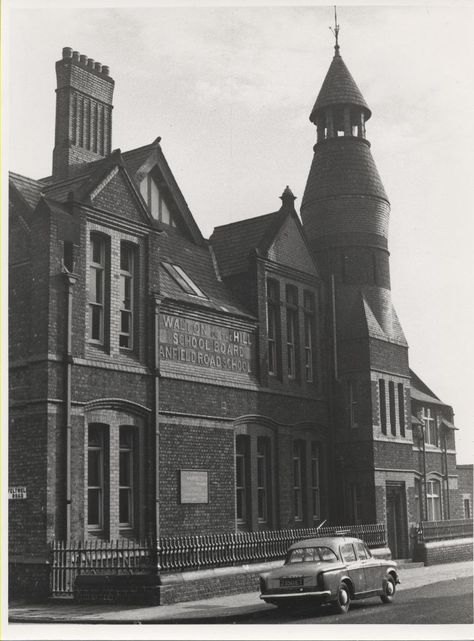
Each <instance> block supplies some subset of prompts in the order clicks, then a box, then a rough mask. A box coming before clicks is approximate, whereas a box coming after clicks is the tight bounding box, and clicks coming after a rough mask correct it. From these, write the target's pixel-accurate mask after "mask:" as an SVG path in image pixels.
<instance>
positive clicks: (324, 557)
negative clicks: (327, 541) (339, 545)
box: [319, 548, 338, 563]
mask: <svg viewBox="0 0 474 641" xmlns="http://www.w3.org/2000/svg"><path fill="white" fill-rule="evenodd" d="M319 556H320V557H321V561H325V562H326V563H334V562H335V561H337V560H338V559H337V556H336V554H335V553H334V552H333V551H332V550H330V549H329V548H319Z"/></svg>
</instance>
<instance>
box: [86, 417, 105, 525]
mask: <svg viewBox="0 0 474 641" xmlns="http://www.w3.org/2000/svg"><path fill="white" fill-rule="evenodd" d="M107 454H108V430H107V426H105V425H89V428H88V445H87V527H88V529H89V530H90V531H96V532H102V531H104V529H105V524H106V504H107V496H108V483H107V477H108V465H107V463H108V457H107Z"/></svg>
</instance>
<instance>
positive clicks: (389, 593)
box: [380, 576, 395, 603]
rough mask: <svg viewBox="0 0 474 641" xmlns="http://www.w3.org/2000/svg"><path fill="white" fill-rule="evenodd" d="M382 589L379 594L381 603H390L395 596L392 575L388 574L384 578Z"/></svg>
mask: <svg viewBox="0 0 474 641" xmlns="http://www.w3.org/2000/svg"><path fill="white" fill-rule="evenodd" d="M382 589H383V594H381V595H380V599H381V600H382V603H392V601H393V597H394V596H395V581H394V579H393V577H391V576H389V577H387V578H386V579H385V581H384V584H383V588H382Z"/></svg>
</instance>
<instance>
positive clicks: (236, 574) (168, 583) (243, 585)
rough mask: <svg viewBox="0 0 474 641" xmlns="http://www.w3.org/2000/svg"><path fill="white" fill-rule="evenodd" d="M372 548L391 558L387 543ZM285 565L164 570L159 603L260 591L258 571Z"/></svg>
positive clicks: (375, 553) (279, 563) (374, 552)
mask: <svg viewBox="0 0 474 641" xmlns="http://www.w3.org/2000/svg"><path fill="white" fill-rule="evenodd" d="M371 552H372V555H373V556H374V557H376V558H379V559H391V558H392V557H391V553H390V549H389V548H388V547H384V548H375V549H373V550H371ZM282 565H283V560H282V559H280V560H278V561H271V562H269V563H252V564H249V565H241V566H238V567H227V568H214V569H212V570H199V571H197V572H179V573H175V574H164V575H162V576H161V577H160V584H161V585H160V603H161V604H162V605H166V604H170V603H178V602H181V601H194V600H198V599H207V598H210V597H215V596H226V595H229V594H239V593H242V592H253V591H257V590H258V589H259V581H258V578H259V575H260V574H262V573H263V572H268V571H270V570H273V569H274V568H277V567H281V566H282Z"/></svg>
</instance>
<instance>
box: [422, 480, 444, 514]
mask: <svg viewBox="0 0 474 641" xmlns="http://www.w3.org/2000/svg"><path fill="white" fill-rule="evenodd" d="M426 504H427V509H428V521H440V520H441V518H442V514H441V483H440V482H439V481H438V480H433V479H430V480H428V481H427V482H426Z"/></svg>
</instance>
